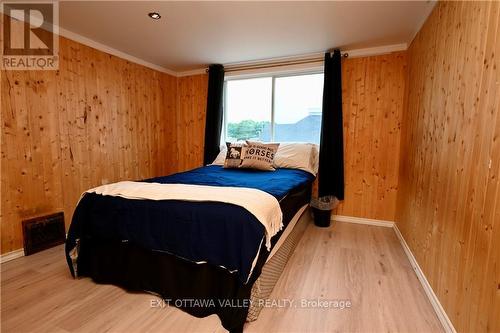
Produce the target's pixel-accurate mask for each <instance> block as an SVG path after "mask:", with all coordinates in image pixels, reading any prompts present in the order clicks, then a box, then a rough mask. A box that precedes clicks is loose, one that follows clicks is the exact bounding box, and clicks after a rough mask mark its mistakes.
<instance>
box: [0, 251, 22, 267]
mask: <svg viewBox="0 0 500 333" xmlns="http://www.w3.org/2000/svg"><path fill="white" fill-rule="evenodd" d="M21 257H24V248H20V249H18V250H14V251H12V252H7V253H4V254H2V255H0V263H2V264H3V263H4V262H7V261H11V260H14V259H17V258H21Z"/></svg>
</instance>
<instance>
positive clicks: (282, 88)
mask: <svg viewBox="0 0 500 333" xmlns="http://www.w3.org/2000/svg"><path fill="white" fill-rule="evenodd" d="M322 98H323V74H322V73H317V74H305V75H293V76H266V77H259V78H252V79H235V80H228V81H226V87H225V95H224V129H223V135H222V139H223V140H224V141H239V140H258V141H264V142H266V141H279V142H291V141H295V142H313V143H319V137H320V131H321V104H322Z"/></svg>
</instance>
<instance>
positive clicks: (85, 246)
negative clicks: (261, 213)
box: [66, 165, 315, 332]
mask: <svg viewBox="0 0 500 333" xmlns="http://www.w3.org/2000/svg"><path fill="white" fill-rule="evenodd" d="M314 179H315V176H314V175H313V174H311V173H310V172H306V171H303V170H298V169H291V168H279V169H277V170H276V171H258V170H251V169H225V168H223V167H221V166H219V165H210V166H205V167H201V168H197V169H193V170H190V171H187V172H182V173H178V174H174V175H170V176H166V177H158V178H153V179H146V180H143V181H141V182H137V183H135V182H134V183H133V184H132V183H127V184H121V185H122V187H123V186H125V188H126V189H127V190H130V188H132V189H133V190H132V192H130V191H129V192H127V193H128V194H127V195H122V194H123V193H125V192H123V193H122V192H120V191H117V190H116V187H113V186H114V185H111V186H110V187H109V186H108V187H106V185H105V186H104V187H103V188H98V190H91V191H88V192H86V193H84V195H82V198H81V199H80V202H79V203H78V205H77V208H76V210H75V213H74V216H73V219H72V223H71V226H70V228H69V232H68V237H67V241H66V259H67V262H68V266H69V269H70V271H71V274H72V275H73V276H74V277H90V278H92V279H93V280H94V281H95V282H97V283H106V284H114V285H118V286H120V287H123V288H125V289H126V290H130V291H146V292H150V293H154V294H156V295H158V296H160V297H161V298H162V299H164V300H166V301H167V303H168V304H170V305H174V306H176V307H178V308H180V309H182V310H184V311H186V312H188V313H189V314H191V315H193V316H196V317H205V316H208V315H211V314H217V315H218V316H219V318H220V320H221V323H222V325H223V326H224V328H226V329H227V330H229V331H232V332H237V331H242V330H243V325H244V323H245V320H249V321H251V320H255V319H256V317H257V316H258V313H259V311H260V310H261V307H262V306H261V305H259V304H257V302H255V301H252V300H257V299H262V298H266V297H267V296H269V294H270V292H271V290H272V287H273V286H274V284H275V283H276V281H277V279H278V277H279V274H280V273H281V271H282V270H283V267H284V265H285V264H286V261H287V260H288V257H289V256H290V255H291V253H292V252H293V248H294V246H295V245H296V243H297V242H298V239H300V235H301V234H302V232H301V230H303V228H304V226H305V223H306V222H304V220H306V219H307V218H306V216H307V209H306V208H307V204H308V202H309V200H310V196H311V185H312V182H313V181H314ZM138 184H140V185H141V186H143V187H144V188H147V189H150V188H158V189H159V191H163V192H162V193H164V192H165V190H164V189H171V188H175V186H178V185H179V184H182V186H183V188H185V187H189V186H193V188H192V189H193V190H191V188H190V193H193V192H197V191H198V190H199V191H198V192H202V191H203V190H204V189H205V188H210V189H216V190H217V191H219V192H217V193H219V194H220V196H222V197H223V196H224V195H225V196H226V197H227V199H225V200H226V202H222V201H220V200H219V199H220V198H219V195H217V197H215V198H213V199H207V198H209V197H210V196H211V195H212V194H210V193H208V194H206V195H207V198H205V199H204V200H197V199H192V200H191V199H188V200H174V199H172V198H168V199H165V198H164V197H153V198H149V199H144V197H142V196H140V195H138V194H137V193H138V190H137V189H136V187H137V185H138ZM161 186H163V187H161ZM169 186H170V187H169ZM252 189H253V190H254V191H256V192H259V193H258V194H259V195H263V194H265V195H267V196H271V197H273V198H274V200H275V201H276V202H277V204H278V205H279V211H280V213H281V215H282V219H281V221H282V225H281V226H280V228H279V230H277V231H276V232H275V234H273V235H269V228H268V227H267V226H265V225H263V223H262V222H261V221H259V219H258V218H257V217H256V216H257V215H258V214H257V213H255V212H254V213H251V211H252V209H250V208H248V207H246V208H245V207H243V206H241V205H239V204H235V203H234V202H233V201H232V200H233V198H232V196H233V193H235V194H238V195H246V193H243V194H241V191H251V190H252ZM113 191H114V192H113ZM232 191H235V192H232ZM250 194H252V195H253V194H254V193H250ZM213 196H215V195H213ZM256 198H257V199H256V201H258V200H260V198H261V197H256ZM261 273H262V274H261Z"/></svg>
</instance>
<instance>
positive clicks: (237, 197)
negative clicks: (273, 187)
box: [87, 181, 283, 251]
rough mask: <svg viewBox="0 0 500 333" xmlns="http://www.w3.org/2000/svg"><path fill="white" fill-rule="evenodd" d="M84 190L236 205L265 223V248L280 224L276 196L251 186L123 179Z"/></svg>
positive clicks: (127, 197)
mask: <svg viewBox="0 0 500 333" xmlns="http://www.w3.org/2000/svg"><path fill="white" fill-rule="evenodd" d="M87 193H97V194H101V195H110V196H115V197H122V198H126V199H148V200H183V201H215V202H225V203H230V204H233V205H237V206H240V207H243V208H245V209H246V210H247V211H249V212H250V213H251V214H252V215H253V216H255V217H256V218H257V220H258V221H259V222H260V223H261V224H262V225H263V226H264V228H265V229H266V247H267V250H268V251H269V250H270V249H271V237H273V236H274V235H276V234H277V233H278V231H280V230H281V229H282V228H283V214H282V213H281V209H280V205H279V203H278V200H276V198H275V197H273V196H272V195H270V194H268V193H266V192H264V191H261V190H257V189H253V188H243V187H219V186H205V185H188V184H159V183H144V182H131V181H123V182H118V183H113V184H108V185H102V186H99V187H96V188H93V189H90V190H88V191H87Z"/></svg>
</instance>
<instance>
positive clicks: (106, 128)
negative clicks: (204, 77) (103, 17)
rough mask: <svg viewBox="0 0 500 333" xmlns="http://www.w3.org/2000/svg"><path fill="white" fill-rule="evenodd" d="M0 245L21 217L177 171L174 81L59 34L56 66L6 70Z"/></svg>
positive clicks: (10, 244)
mask: <svg viewBox="0 0 500 333" xmlns="http://www.w3.org/2000/svg"><path fill="white" fill-rule="evenodd" d="M1 76H2V77H1V98H2V101H1V105H2V112H1V116H2V123H1V127H2V137H1V139H2V140H1V141H2V143H1V147H2V154H1V163H2V165H1V167H2V172H1V205H2V207H1V220H2V221H1V244H2V245H1V251H2V253H6V252H9V251H12V250H15V249H19V248H21V247H22V246H23V243H22V229H21V220H22V219H25V218H29V217H33V216H37V215H43V214H47V213H52V212H56V211H61V210H62V211H64V213H65V218H66V224H67V225H69V222H70V218H71V216H72V213H73V210H74V207H75V205H76V203H77V201H78V198H79V197H80V195H81V193H82V192H83V191H85V190H86V189H89V188H92V187H95V186H98V185H101V184H103V183H109V182H115V181H118V180H125V179H141V178H147V177H153V176H158V175H165V174H169V173H172V172H174V171H177V164H176V161H177V156H178V152H177V147H176V142H177V141H176V139H177V137H176V135H177V131H176V124H175V120H176V115H175V113H176V105H177V81H176V78H175V77H172V76H169V75H167V74H164V73H160V72H157V71H154V70H151V69H148V68H146V67H143V66H140V65H137V64H133V63H130V62H127V61H125V60H123V59H120V58H117V57H115V56H111V55H109V54H106V53H103V52H100V51H97V50H95V49H93V48H90V47H87V46H84V45H81V44H79V43H76V42H73V41H71V40H68V39H65V38H60V70H59V71H57V72H56V71H2V72H1Z"/></svg>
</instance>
